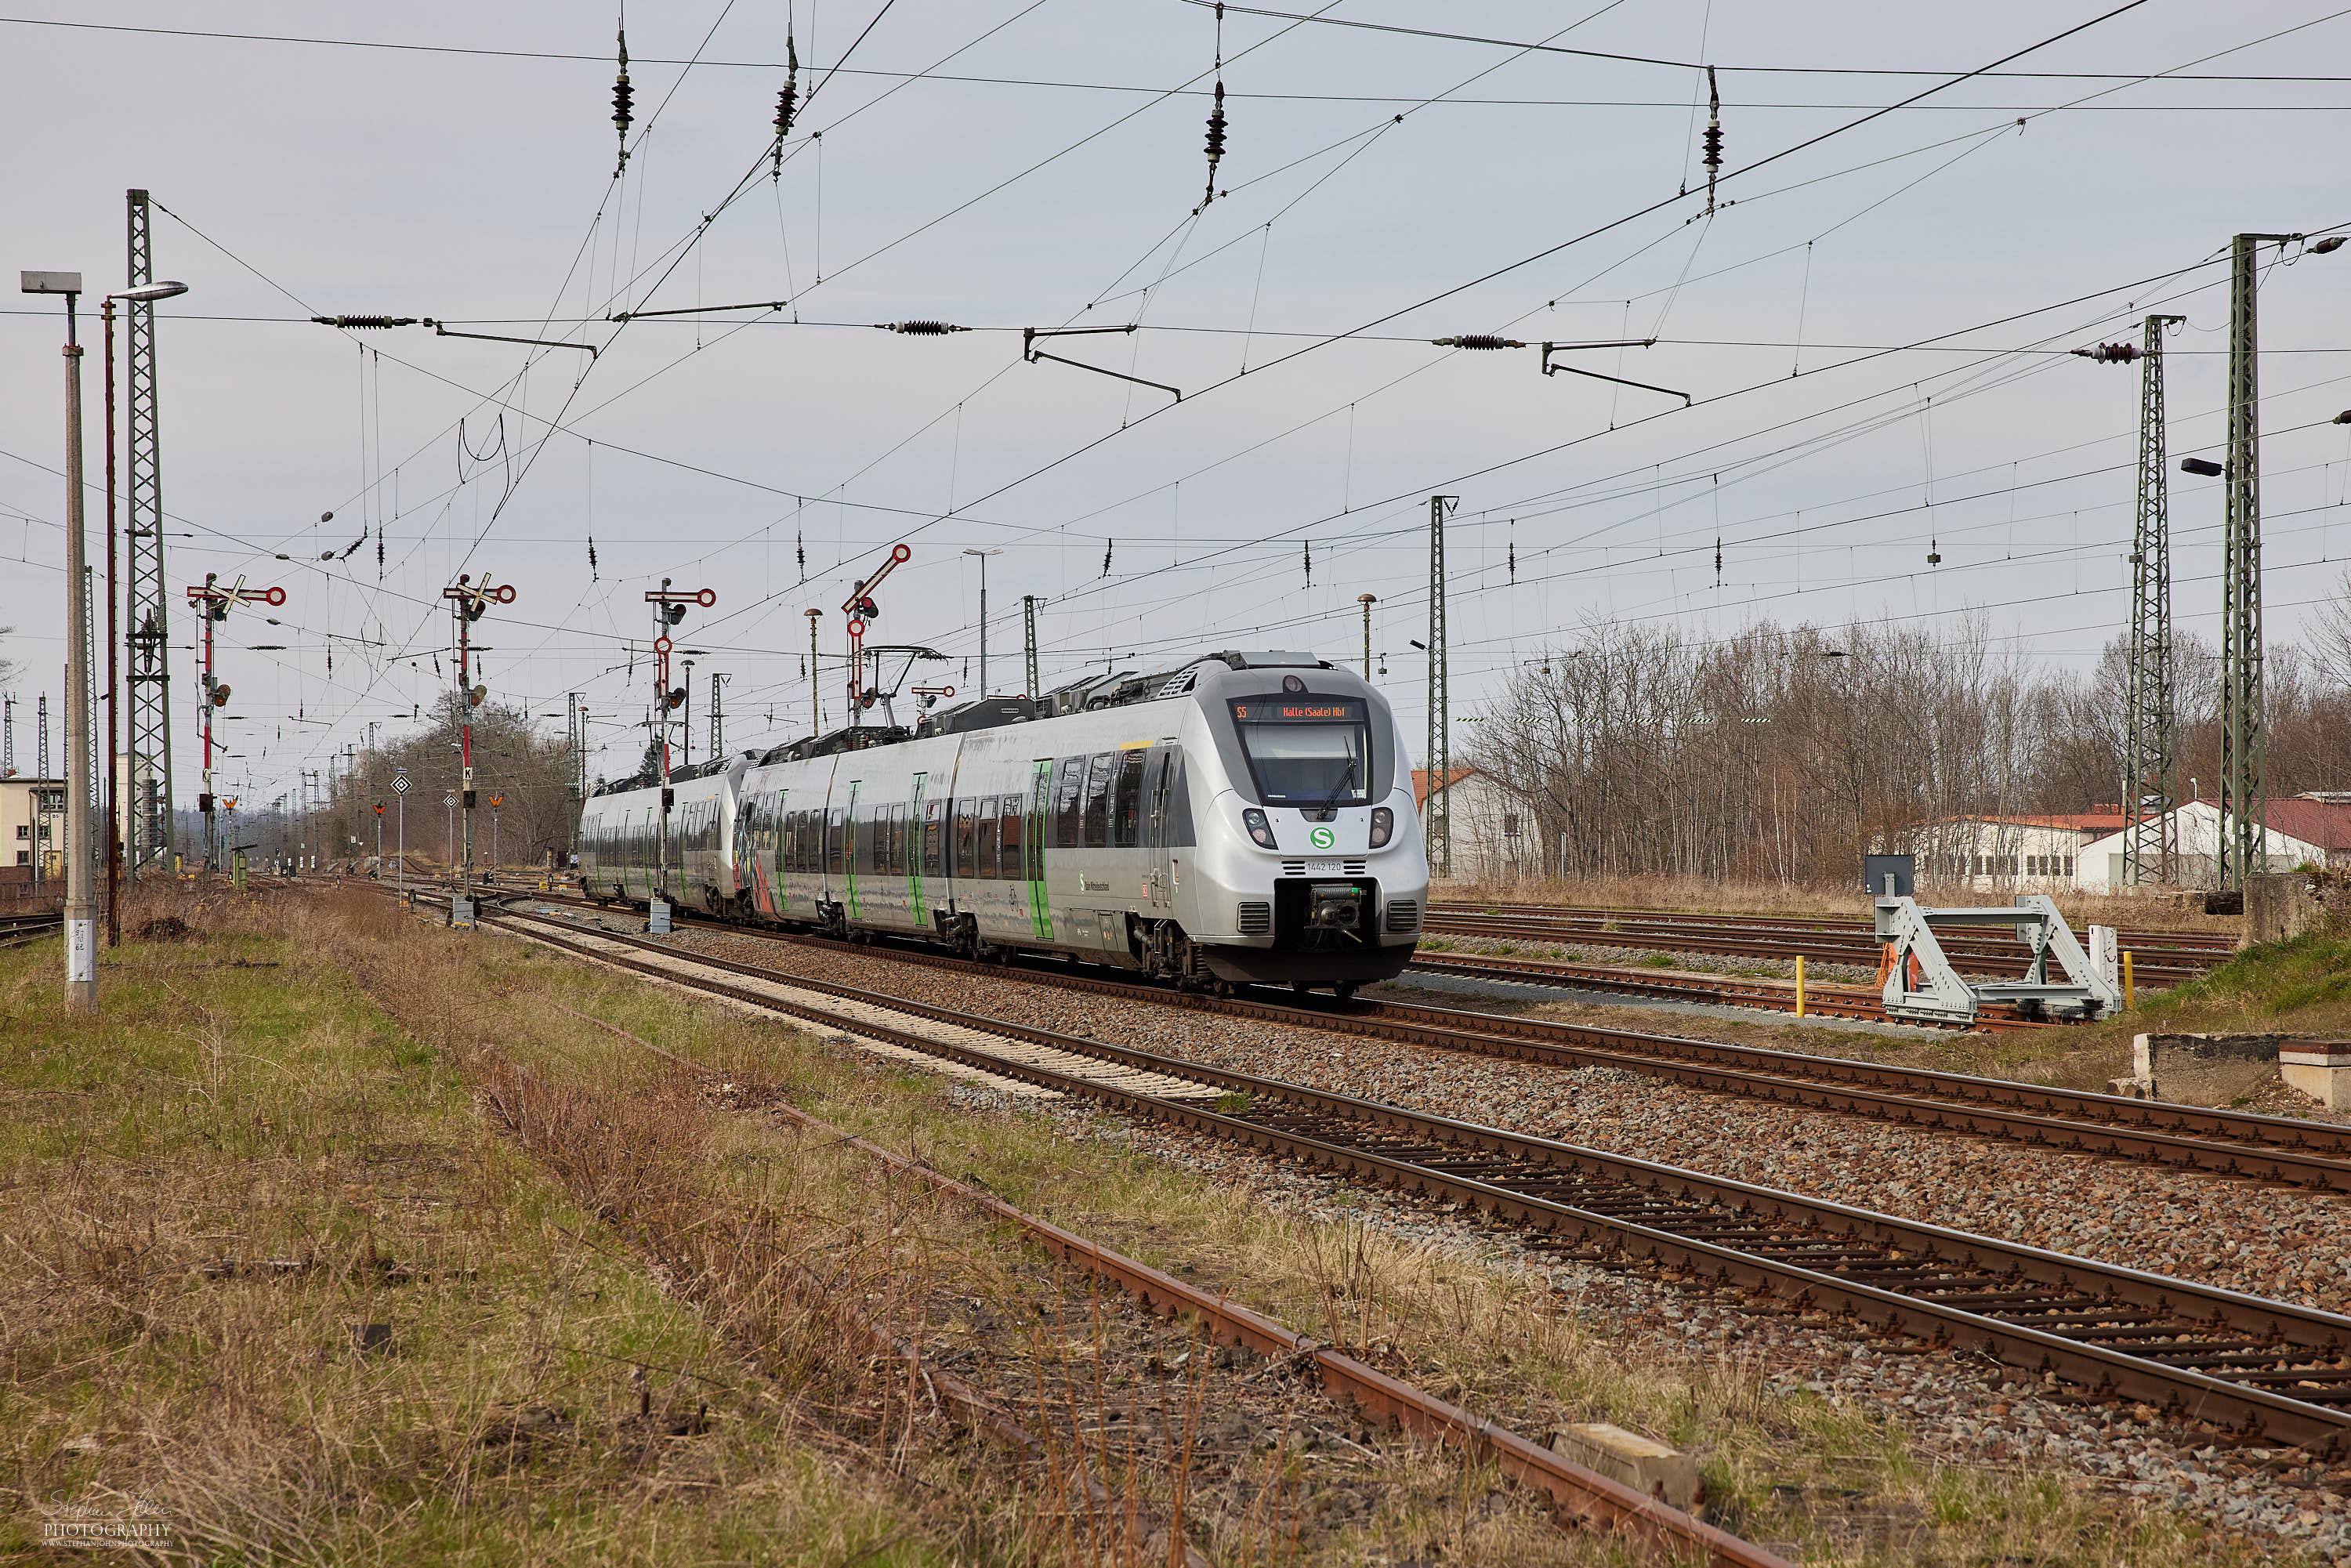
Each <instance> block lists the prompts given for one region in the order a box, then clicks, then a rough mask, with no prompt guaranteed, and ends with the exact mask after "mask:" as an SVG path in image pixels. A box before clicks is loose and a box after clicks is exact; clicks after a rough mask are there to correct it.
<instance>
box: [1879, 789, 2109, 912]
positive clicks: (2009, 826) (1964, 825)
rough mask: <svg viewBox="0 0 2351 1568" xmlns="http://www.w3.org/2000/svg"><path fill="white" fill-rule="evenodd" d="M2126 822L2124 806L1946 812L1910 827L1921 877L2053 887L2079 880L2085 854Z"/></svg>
mask: <svg viewBox="0 0 2351 1568" xmlns="http://www.w3.org/2000/svg"><path fill="white" fill-rule="evenodd" d="M2122 826H2123V814H2122V808H2121V807H2120V806H2093V807H2091V808H2090V809H2089V810H2086V811H2059V812H2053V813H2049V814H2045V815H2041V816H2018V817H2004V816H2002V817H1996V816H1979V817H1947V818H1943V819H1941V820H1939V821H1932V822H1921V823H1919V824H1918V825H1917V827H1915V828H1913V829H1911V831H1910V834H1909V838H1910V843H1909V848H1910V852H1912V853H1913V854H1915V855H1917V874H1918V879H1919V880H1920V881H1921V882H1938V883H1958V884H1959V885H1960V886H1962V887H1965V888H1967V889H1969V890H1970V891H1971V892H1978V893H2052V892H2055V891H2056V890H2058V889H2060V888H2066V887H2072V886H2074V885H2076V878H2077V877H2078V875H2079V873H2080V869H2081V858H2082V856H2083V855H2084V854H2085V853H2086V852H2087V846H2088V845H2089V844H2090V843H2091V842H2093V841H2095V840H2096V839H2098V838H2099V837H2100V836H2101V835H2103V834H2105V833H2111V832H2115V831H2118V830H2119V829H2121V827H2122Z"/></svg>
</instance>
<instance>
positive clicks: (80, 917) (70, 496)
mask: <svg viewBox="0 0 2351 1568" xmlns="http://www.w3.org/2000/svg"><path fill="white" fill-rule="evenodd" d="M22 286H23V287H24V291H25V292H26V293H27V294H62V295H64V296H65V297H66V345H65V359H66V911H65V925H66V1008H67V1010H68V1011H69V1012H77V1013H85V1014H93V1015H94V1014H95V1013H96V1012H97V1011H98V951H97V929H96V928H97V924H98V923H97V920H96V918H95V912H94V911H93V909H92V908H91V903H92V900H91V897H90V891H91V890H90V874H89V873H90V852H89V827H90V824H89V784H90V778H89V611H88V609H87V607H86V601H84V599H83V597H82V574H83V565H82V561H83V555H84V551H83V549H82V505H81V345H80V344H79V343H78V342H77V341H75V340H74V302H75V300H76V299H78V298H79V297H80V295H81V274H80V273H78V272H26V274H24V276H23V279H22Z"/></svg>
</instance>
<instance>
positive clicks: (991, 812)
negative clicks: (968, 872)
mask: <svg viewBox="0 0 2351 1568" xmlns="http://www.w3.org/2000/svg"><path fill="white" fill-rule="evenodd" d="M999 831H1000V830H999V828H998V823H997V820H996V797H995V796H993V795H983V796H981V797H980V798H979V869H978V873H977V874H978V875H979V876H981V877H982V878H984V879H986V880H987V881H991V882H992V881H994V880H995V877H996V846H997V844H998V833H999Z"/></svg>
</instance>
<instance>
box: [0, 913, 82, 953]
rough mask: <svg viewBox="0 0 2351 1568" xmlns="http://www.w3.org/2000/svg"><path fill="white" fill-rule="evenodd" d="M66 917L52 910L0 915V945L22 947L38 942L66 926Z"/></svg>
mask: <svg viewBox="0 0 2351 1568" xmlns="http://www.w3.org/2000/svg"><path fill="white" fill-rule="evenodd" d="M65 923H66V917H65V916H64V915H61V914H57V913H56V912H55V911H51V912H49V913H47V914H35V915H0V947H22V946H25V945H26V944H27V943H30V942H38V941H39V940H40V939H41V938H42V937H44V936H50V935H52V934H53V933H55V932H57V930H59V929H60V928H62V927H63V926H64V925H65Z"/></svg>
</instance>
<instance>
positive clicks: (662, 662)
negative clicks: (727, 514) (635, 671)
mask: <svg viewBox="0 0 2351 1568" xmlns="http://www.w3.org/2000/svg"><path fill="white" fill-rule="evenodd" d="M645 602H646V603H648V604H650V605H652V606H653V725H654V727H655V728H654V733H655V734H656V735H658V736H659V737H661V818H660V821H659V822H658V824H657V825H656V826H655V828H654V844H655V847H654V852H653V893H652V895H651V896H650V897H648V898H647V899H646V900H645V915H646V925H647V926H648V927H649V928H650V929H651V930H652V932H653V935H654V936H667V935H668V934H669V813H670V808H671V807H672V806H673V805H674V804H675V803H676V797H675V796H674V793H673V792H672V791H671V789H670V784H669V727H670V723H671V720H670V715H671V714H673V713H674V712H676V711H677V710H678V709H679V708H680V707H682V706H684V704H685V688H684V686H673V685H670V684H669V654H670V646H671V644H670V640H669V629H670V628H671V627H673V626H674V625H676V624H677V623H678V622H681V621H683V620H684V619H685V609H686V606H687V605H689V604H698V605H700V606H701V607H702V608H703V609H705V610H707V609H709V608H711V606H713V605H715V604H716V603H717V602H718V591H717V590H716V589H715V588H696V589H678V590H676V591H672V590H671V588H670V580H669V579H668V578H666V577H664V578H663V579H662V585H661V586H660V587H659V588H649V589H647V590H645Z"/></svg>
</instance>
